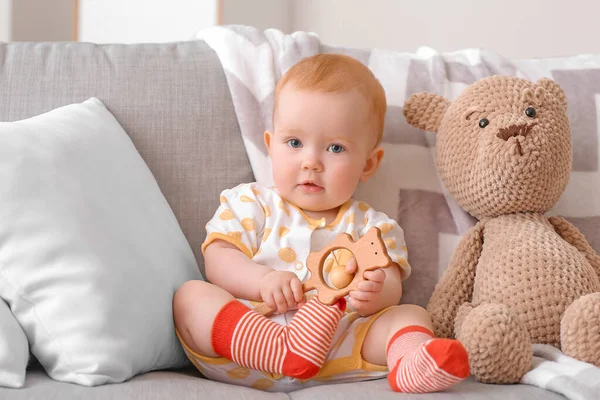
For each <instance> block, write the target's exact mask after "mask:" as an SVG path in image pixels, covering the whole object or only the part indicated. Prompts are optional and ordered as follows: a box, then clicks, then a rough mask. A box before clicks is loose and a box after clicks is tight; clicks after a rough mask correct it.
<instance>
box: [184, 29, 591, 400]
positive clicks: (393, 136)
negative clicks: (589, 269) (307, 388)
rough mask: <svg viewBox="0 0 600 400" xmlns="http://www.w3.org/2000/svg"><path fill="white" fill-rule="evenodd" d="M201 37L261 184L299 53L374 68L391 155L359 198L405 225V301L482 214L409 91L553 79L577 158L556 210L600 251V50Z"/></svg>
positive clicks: (222, 32) (226, 32)
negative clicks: (449, 186) (279, 93)
mask: <svg viewBox="0 0 600 400" xmlns="http://www.w3.org/2000/svg"><path fill="white" fill-rule="evenodd" d="M195 38H196V39H202V40H205V41H206V42H207V43H208V45H209V46H211V47H212V48H213V49H214V50H215V51H216V53H217V55H218V56H219V59H220V60H221V63H222V65H223V69H224V71H225V75H226V78H227V82H228V84H229V88H230V91H231V96H232V99H233V104H234V107H235V111H236V114H237V118H238V122H239V125H240V128H241V132H242V137H243V141H244V144H245V146H246V151H247V153H248V157H249V159H250V163H251V165H252V168H253V172H254V175H255V178H256V180H257V181H258V182H260V183H264V184H272V177H271V166H270V162H269V159H268V154H267V150H266V148H265V146H264V143H263V134H264V131H265V130H270V129H272V111H273V92H274V89H275V85H276V83H277V81H278V80H279V78H280V77H281V76H282V75H283V74H284V73H285V72H286V71H287V70H288V69H289V68H290V67H291V66H292V65H294V64H295V63H296V62H298V61H299V60H300V59H302V58H304V57H307V56H311V55H314V54H317V53H342V54H347V55H350V56H353V57H355V58H357V59H358V60H360V61H361V62H363V63H364V64H365V65H367V66H368V67H369V68H370V69H371V70H372V71H373V72H374V74H375V75H376V76H377V78H378V79H379V81H380V82H381V84H382V85H383V87H384V89H385V92H386V96H387V99H388V112H387V116H386V121H385V128H384V134H383V140H382V146H383V147H384V149H385V157H384V158H383V161H382V164H381V166H380V168H379V170H378V171H377V173H376V174H375V175H374V176H373V177H372V178H371V179H370V180H369V181H368V182H365V183H363V184H361V186H359V188H358V190H357V193H356V197H357V198H359V199H361V200H363V201H366V202H367V203H369V204H370V205H371V206H373V207H374V208H375V209H377V210H378V211H382V212H385V213H386V214H387V215H389V216H390V217H392V218H395V219H396V220H397V221H398V223H399V224H400V226H402V227H403V228H404V231H405V238H406V242H407V246H408V253H409V262H410V264H411V266H412V271H413V272H412V275H411V277H410V279H409V280H407V282H406V285H405V287H404V294H403V302H405V303H412V304H419V305H421V306H426V305H427V302H428V300H429V298H430V296H431V294H432V292H433V289H434V287H435V284H436V283H437V281H438V279H439V277H440V276H441V274H442V273H443V272H444V270H445V269H446V267H447V265H448V263H449V260H450V257H451V256H452V253H453V252H454V249H455V247H456V245H457V244H458V242H459V240H460V237H461V235H462V234H463V233H464V232H465V231H466V230H468V229H469V228H470V227H471V226H472V225H473V224H474V222H475V221H474V219H473V218H472V217H470V216H469V215H468V214H467V213H466V212H464V211H463V210H462V209H461V208H460V207H459V206H458V205H457V204H456V203H455V202H454V200H453V199H452V198H451V197H450V196H448V194H447V192H446V190H445V188H444V186H443V184H442V183H441V181H440V179H439V178H438V175H437V172H436V167H435V162H434V149H435V135H433V134H430V133H426V132H422V131H419V130H417V129H414V128H412V127H411V126H409V125H408V124H407V123H406V122H405V120H404V117H403V115H402V106H403V104H404V101H405V100H406V99H407V98H408V97H409V96H410V95H411V94H412V93H416V92H420V91H429V92H435V93H438V94H441V95H444V96H445V97H447V98H449V99H454V98H456V97H457V96H458V95H459V94H460V93H461V92H462V90H463V89H464V88H465V87H467V86H468V85H470V84H471V83H473V82H475V81H477V80H479V79H482V78H484V77H487V76H490V75H510V76H518V77H521V78H525V79H529V80H532V81H535V80H537V79H539V78H541V77H550V78H553V79H554V80H556V81H557V82H558V83H559V84H560V85H561V87H562V88H563V89H564V90H565V92H566V95H567V100H568V102H569V118H570V121H571V129H572V134H573V151H574V163H573V172H572V174H571V180H570V183H569V185H568V186H567V189H566V191H565V193H564V194H563V196H562V198H561V200H560V201H559V202H558V204H557V205H556V206H555V207H554V209H553V210H551V212H550V213H549V214H550V215H562V216H564V217H566V218H567V219H568V220H570V221H571V222H572V223H574V224H575V225H576V226H577V227H578V228H579V229H580V230H581V231H582V232H583V233H584V234H585V235H586V237H587V239H588V240H589V242H590V244H591V245H592V247H594V248H595V249H596V251H600V162H599V160H600V140H599V138H600V133H599V132H598V115H600V111H599V110H598V108H597V107H596V98H597V96H599V95H600V56H594V55H589V56H577V57H569V58H560V59H535V60H509V59H507V58H504V57H502V56H500V55H498V54H495V53H493V52H490V51H487V50H483V49H466V50H461V51H456V52H452V53H439V52H437V51H435V50H433V49H430V48H422V49H419V50H418V51H417V53H400V52H395V51H390V50H382V49H352V48H338V47H331V46H326V45H324V44H322V43H321V42H320V40H319V38H318V36H317V35H315V34H312V33H308V32H295V33H293V34H291V35H286V34H283V33H282V32H280V31H278V30H274V29H270V30H266V31H264V32H263V31H260V30H257V29H255V28H252V27H248V26H224V27H211V28H208V29H205V30H202V31H200V32H198V33H197V34H196V35H195ZM381 193H385V196H382V195H381ZM598 340H600V338H598ZM540 365H541V364H540ZM558 365H559V366H560V365H562V364H561V363H558ZM531 376H532V378H531V381H530V382H528V383H530V384H535V385H538V386H542V385H543V381H542V380H541V378H540V379H538V378H539V377H540V375H536V374H533V375H531ZM542 387H544V386H542ZM549 389H552V388H550V387H549ZM573 398H577V397H573ZM597 399H600V396H598V397H597Z"/></svg>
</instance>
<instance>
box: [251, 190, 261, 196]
mask: <svg viewBox="0 0 600 400" xmlns="http://www.w3.org/2000/svg"><path fill="white" fill-rule="evenodd" d="M252 193H254V194H255V195H257V196H258V195H259V194H260V191H258V189H252Z"/></svg>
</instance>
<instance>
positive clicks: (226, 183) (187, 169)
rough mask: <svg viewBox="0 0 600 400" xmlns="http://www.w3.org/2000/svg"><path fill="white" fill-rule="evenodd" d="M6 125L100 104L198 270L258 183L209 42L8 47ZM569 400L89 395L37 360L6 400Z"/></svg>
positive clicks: (161, 389) (235, 392) (189, 387)
mask: <svg viewBox="0 0 600 400" xmlns="http://www.w3.org/2000/svg"><path fill="white" fill-rule="evenodd" d="M0 60H1V62H0V93H1V94H2V98H1V100H0V120H2V121H15V120H19V119H23V118H27V117H31V116H34V115H37V114H40V113H42V112H46V111H49V110H51V109H53V108H56V107H59V106H62V105H66V104H70V103H74V102H81V101H84V100H86V99H88V98H89V97H92V96H95V97H98V98H99V99H100V100H102V102H103V103H104V104H106V106H107V107H108V108H109V110H110V111H111V112H112V113H113V114H114V115H115V117H116V118H117V119H118V121H119V122H120V123H121V125H122V126H123V127H124V129H125V131H126V132H127V133H128V134H129V135H130V136H131V138H132V140H133V142H134V144H135V145H136V147H137V149H138V151H139V152H140V153H141V155H142V157H143V158H144V159H145V161H146V163H147V164H148V166H149V167H150V169H151V171H152V172H153V174H154V176H155V178H156V180H157V181H158V183H159V185H160V187H161V189H162V191H163V193H164V195H165V197H166V198H167V200H168V201H169V204H170V206H171V207H172V209H173V211H174V212H175V215H176V216H177V218H178V220H179V223H180V225H181V228H182V229H183V232H184V233H185V235H186V237H187V238H188V240H189V242H190V244H191V246H192V248H193V250H194V253H195V255H196V259H197V260H198V264H199V267H200V269H201V270H202V269H203V262H202V256H201V253H200V244H201V242H202V240H203V238H204V225H205V223H206V221H207V220H208V219H209V218H210V217H211V216H212V213H213V212H214V210H215V209H216V207H217V203H218V198H219V196H218V195H219V193H220V191H221V190H223V189H225V188H228V187H232V186H235V185H236V184H238V183H241V182H250V181H252V180H253V175H252V171H251V167H250V164H249V162H248V158H247V156H246V152H245V150H244V146H243V143H242V140H241V136H240V132H239V127H238V124H237V121H236V115H235V111H234V109H233V105H232V101H231V96H230V93H229V90H228V87H227V82H226V80H225V76H224V73H223V71H222V68H221V65H220V62H219V60H218V58H217V56H216V54H215V53H214V52H213V51H212V50H211V49H210V48H209V47H208V46H207V45H206V44H205V43H204V42H184V43H173V44H161V45H158V44H143V45H103V46H99V45H92V44H85V43H64V44H60V43H58V44H52V43H37V44H35V43H13V44H2V45H0ZM288 397H289V398H293V399H312V398H326V399H361V398H364V399H368V398H376V399H387V398H389V399H409V398H419V399H502V400H508V399H564V397H562V396H560V395H557V394H555V393H552V392H549V391H545V390H542V389H539V388H536V387H532V386H527V385H484V384H481V383H478V382H476V381H474V380H473V379H468V380H467V381H465V382H462V383H461V384H459V385H457V386H455V387H453V388H452V389H450V390H449V391H447V392H444V393H435V394H427V395H406V394H398V393H393V392H392V391H391V390H390V389H389V386H388V384H387V381H386V380H378V381H370V382H363V383H354V384H342V385H335V386H320V387H316V388H310V389H304V390H300V391H297V392H294V393H290V394H282V393H264V392H260V391H256V390H253V389H248V388H242V387H236V386H231V385H225V384H221V383H216V382H211V381H208V380H206V379H203V378H202V377H201V375H200V374H199V373H198V372H197V371H196V370H195V369H193V368H191V367H190V368H188V369H184V370H176V371H156V372H149V373H146V374H143V375H139V376H136V377H134V378H133V379H131V380H129V381H127V382H124V383H121V384H111V385H104V386H99V387H91V388H90V387H83V386H78V385H74V384H69V383H62V382H57V381H54V380H52V379H50V378H49V377H48V376H47V375H46V373H45V372H44V370H43V369H42V368H41V367H40V366H39V364H36V363H35V362H34V363H33V365H32V366H31V367H30V369H29V371H28V374H27V380H26V384H25V387H24V388H22V389H5V388H0V399H15V400H16V399H19V400H20V399H79V398H81V399H148V400H150V399H165V398H177V399H188V398H189V399H202V398H244V399H262V398H265V399H269V398H288Z"/></svg>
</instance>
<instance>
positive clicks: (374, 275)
mask: <svg viewBox="0 0 600 400" xmlns="http://www.w3.org/2000/svg"><path fill="white" fill-rule="evenodd" d="M363 276H364V277H365V279H368V280H370V281H373V282H381V283H383V281H384V280H385V272H383V270H382V269H381V268H380V269H376V270H375V271H367V272H365V274H364V275H363Z"/></svg>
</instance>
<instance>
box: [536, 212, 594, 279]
mask: <svg viewBox="0 0 600 400" xmlns="http://www.w3.org/2000/svg"><path fill="white" fill-rule="evenodd" d="M548 220H549V221H550V223H551V224H552V226H553V227H554V230H555V231H556V233H558V234H559V235H560V237H562V238H563V239H564V240H565V241H566V242H567V243H569V244H570V245H571V246H573V247H575V248H576V249H577V250H579V251H580V252H582V253H583V255H584V256H585V258H587V260H588V262H589V263H590V264H591V265H592V268H594V271H596V274H597V275H598V277H600V255H598V253H596V251H595V250H594V248H593V247H592V246H590V244H589V243H588V241H587V240H586V238H585V236H584V235H583V233H581V231H580V230H579V229H577V227H575V226H574V225H573V224H571V223H570V222H569V221H567V220H566V219H564V218H563V217H550V218H548Z"/></svg>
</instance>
